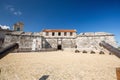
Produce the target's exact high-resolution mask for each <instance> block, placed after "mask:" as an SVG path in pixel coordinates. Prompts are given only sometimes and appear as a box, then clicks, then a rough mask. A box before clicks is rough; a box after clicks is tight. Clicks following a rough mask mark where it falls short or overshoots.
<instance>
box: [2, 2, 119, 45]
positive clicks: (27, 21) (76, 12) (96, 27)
mask: <svg viewBox="0 0 120 80" xmlns="http://www.w3.org/2000/svg"><path fill="white" fill-rule="evenodd" d="M18 21H22V22H23V23H24V25H25V26H24V31H26V32H29V31H31V32H39V31H41V30H42V29H76V30H77V32H78V34H79V33H80V32H110V33H113V34H115V35H116V39H117V42H119V43H120V38H119V37H120V0H0V24H1V25H8V26H10V27H11V28H12V26H13V24H14V23H16V22H18Z"/></svg>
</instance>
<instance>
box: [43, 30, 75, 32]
mask: <svg viewBox="0 0 120 80" xmlns="http://www.w3.org/2000/svg"><path fill="white" fill-rule="evenodd" d="M43 32H76V30H69V29H66V30H65V29H53V30H51V29H45V30H43Z"/></svg>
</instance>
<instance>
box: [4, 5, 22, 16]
mask: <svg viewBox="0 0 120 80" xmlns="http://www.w3.org/2000/svg"><path fill="white" fill-rule="evenodd" d="M6 9H7V10H8V11H10V12H11V13H12V14H14V15H16V16H20V15H22V12H21V11H20V10H17V8H15V7H14V6H13V5H7V6H6Z"/></svg>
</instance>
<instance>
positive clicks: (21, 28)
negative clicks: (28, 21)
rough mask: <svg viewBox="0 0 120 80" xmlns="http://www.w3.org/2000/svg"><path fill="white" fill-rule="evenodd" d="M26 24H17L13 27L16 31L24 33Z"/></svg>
mask: <svg viewBox="0 0 120 80" xmlns="http://www.w3.org/2000/svg"><path fill="white" fill-rule="evenodd" d="M23 26H24V24H23V23H22V22H17V23H15V24H14V25H13V30H14V31H23Z"/></svg>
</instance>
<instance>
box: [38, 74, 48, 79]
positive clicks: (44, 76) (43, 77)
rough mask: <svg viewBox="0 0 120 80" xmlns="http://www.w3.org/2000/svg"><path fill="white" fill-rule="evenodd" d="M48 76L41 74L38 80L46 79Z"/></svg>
mask: <svg viewBox="0 0 120 80" xmlns="http://www.w3.org/2000/svg"><path fill="white" fill-rule="evenodd" d="M48 77H49V75H43V76H42V77H41V78H40V79H39V80H47V78H48Z"/></svg>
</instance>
